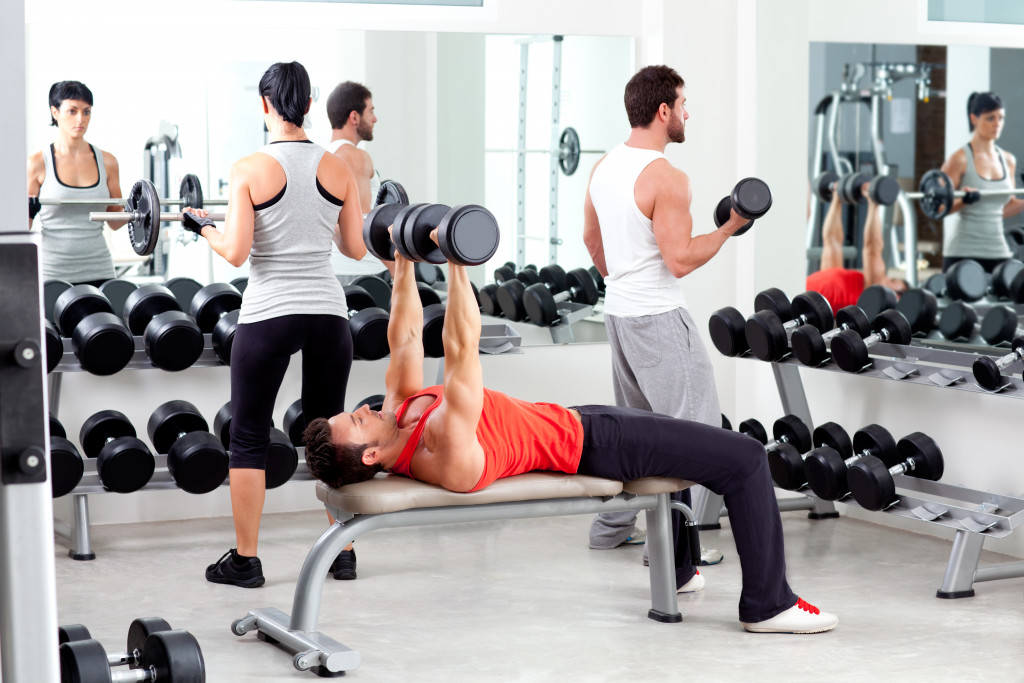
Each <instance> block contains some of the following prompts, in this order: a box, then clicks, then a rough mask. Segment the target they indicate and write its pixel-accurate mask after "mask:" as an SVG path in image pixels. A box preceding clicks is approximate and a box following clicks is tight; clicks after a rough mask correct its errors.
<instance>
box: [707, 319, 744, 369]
mask: <svg viewBox="0 0 1024 683" xmlns="http://www.w3.org/2000/svg"><path fill="white" fill-rule="evenodd" d="M708 331H709V332H710V333H711V342H712V343H713V344H714V345H715V348H716V349H718V352H719V353H721V354H722V355H723V356H729V357H734V356H740V355H742V354H744V353H746V352H747V351H749V350H750V346H749V345H748V344H747V336H746V321H745V320H744V319H743V314H742V313H740V312H739V311H737V310H736V309H735V308H732V307H731V306H729V307H726V308H722V309H719V310H717V311H715V312H714V313H712V314H711V319H710V320H709V321H708Z"/></svg>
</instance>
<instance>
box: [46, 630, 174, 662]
mask: <svg viewBox="0 0 1024 683" xmlns="http://www.w3.org/2000/svg"><path fill="white" fill-rule="evenodd" d="M172 630H173V629H172V628H171V625H170V624H168V623H167V621H166V620H164V619H161V618H160V617H138V618H136V619H134V620H132V623H131V625H130V626H129V627H128V642H127V649H126V650H125V651H124V652H117V653H111V654H108V655H107V665H108V666H124V665H125V664H127V665H128V667H129V668H131V669H138V668H139V666H141V665H142V649H143V648H144V647H145V645H146V639H147V638H149V636H151V635H152V634H154V633H164V632H166V631H172ZM92 639H93V638H92V634H90V633H89V629H88V628H86V627H85V626H83V625H82V624H65V625H62V626H58V627H57V644H58V645H63V644H64V643H75V642H79V641H83V640H92Z"/></svg>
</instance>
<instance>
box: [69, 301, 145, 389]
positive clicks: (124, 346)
mask: <svg viewBox="0 0 1024 683" xmlns="http://www.w3.org/2000/svg"><path fill="white" fill-rule="evenodd" d="M71 350H72V351H73V352H74V354H75V357H76V358H78V362H79V363H80V364H81V366H82V367H83V368H84V369H85V370H86V371H87V372H90V373H92V374H94V375H99V376H106V375H113V374H114V373H116V372H120V371H121V370H123V369H124V368H125V367H126V366H127V365H128V363H129V362H130V361H131V359H132V357H133V356H134V355H135V338H134V337H132V334H131V332H129V331H128V328H127V327H125V326H124V323H123V322H121V319H120V318H118V317H117V316H116V315H114V314H113V313H93V314H92V315H90V316H89V317H87V318H86V319H85V320H83V321H82V322H81V323H79V324H78V325H77V326H76V327H75V330H74V332H73V333H72V334H71Z"/></svg>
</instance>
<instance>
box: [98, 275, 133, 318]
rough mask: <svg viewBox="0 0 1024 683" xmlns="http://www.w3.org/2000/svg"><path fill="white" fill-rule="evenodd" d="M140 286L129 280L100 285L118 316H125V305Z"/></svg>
mask: <svg viewBox="0 0 1024 683" xmlns="http://www.w3.org/2000/svg"><path fill="white" fill-rule="evenodd" d="M138 288H139V286H138V285H137V284H135V283H134V282H130V281H128V280H117V279H115V280H107V281H106V282H104V283H103V284H102V285H100V292H101V293H102V294H103V296H105V297H107V301H109V302H110V307H111V308H113V309H114V313H116V314H117V315H124V304H125V302H126V301H127V300H128V297H129V296H131V293H132V292H134V291H135V290H136V289H138Z"/></svg>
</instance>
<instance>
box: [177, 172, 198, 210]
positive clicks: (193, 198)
mask: <svg viewBox="0 0 1024 683" xmlns="http://www.w3.org/2000/svg"><path fill="white" fill-rule="evenodd" d="M178 199H180V200H181V207H182V209H184V208H185V207H186V206H190V207H192V208H193V209H201V208H203V185H202V183H200V182H199V176H197V175H195V174H194V173H186V174H185V177H184V178H182V179H181V185H179V186H178Z"/></svg>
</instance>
